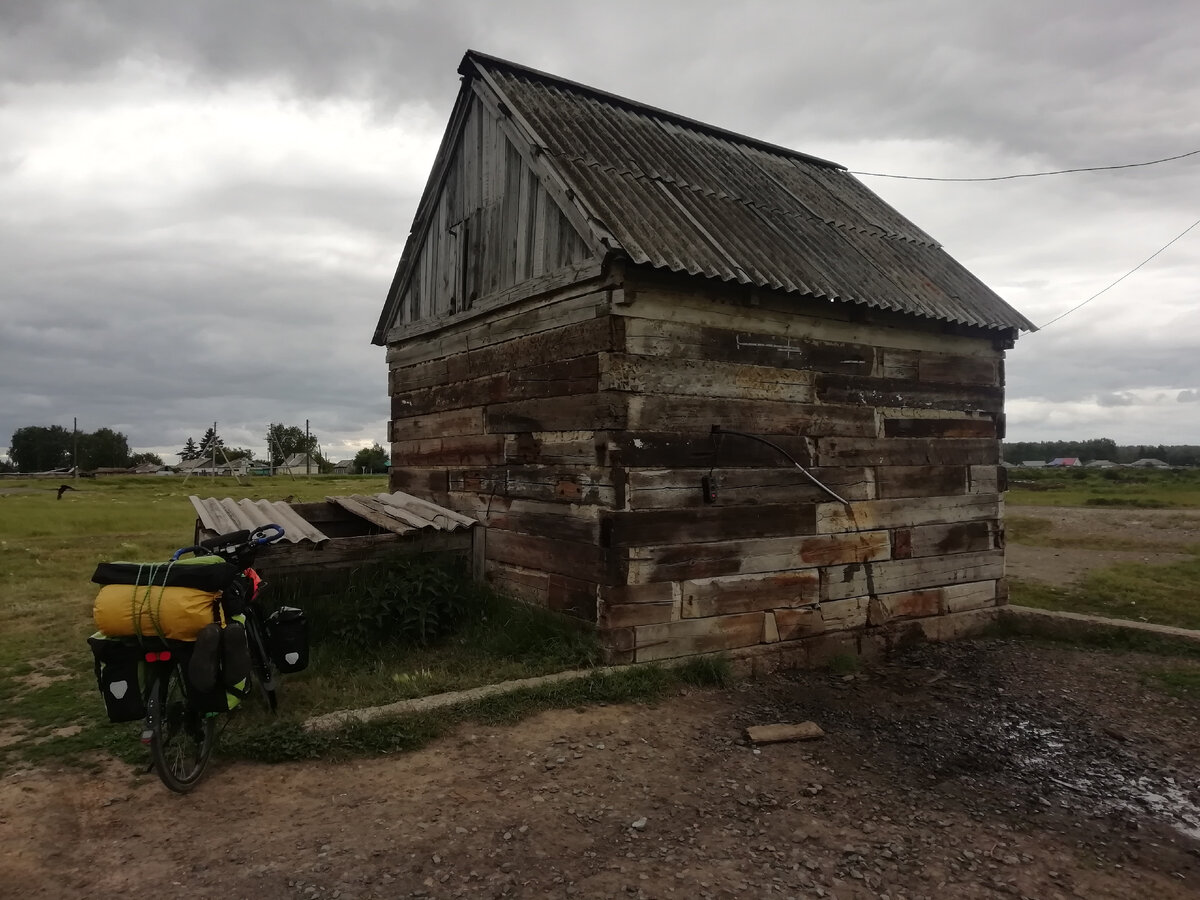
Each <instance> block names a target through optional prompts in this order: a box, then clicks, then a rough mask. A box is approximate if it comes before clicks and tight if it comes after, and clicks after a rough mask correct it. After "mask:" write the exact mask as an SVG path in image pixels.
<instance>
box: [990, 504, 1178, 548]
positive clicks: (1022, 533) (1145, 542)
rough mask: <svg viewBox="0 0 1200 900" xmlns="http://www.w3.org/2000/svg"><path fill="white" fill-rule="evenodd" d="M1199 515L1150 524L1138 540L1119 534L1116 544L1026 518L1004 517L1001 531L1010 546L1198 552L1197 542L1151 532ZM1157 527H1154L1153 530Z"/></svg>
mask: <svg viewBox="0 0 1200 900" xmlns="http://www.w3.org/2000/svg"><path fill="white" fill-rule="evenodd" d="M1198 524H1200V516H1193V515H1187V514H1184V513H1181V514H1179V515H1178V516H1177V517H1172V520H1171V522H1169V523H1155V525H1151V527H1150V528H1148V529H1147V530H1146V531H1145V532H1144V533H1143V534H1144V536H1142V537H1132V536H1128V535H1124V534H1123V535H1122V536H1121V537H1120V539H1119V541H1117V540H1115V539H1114V538H1113V536H1112V535H1109V534H1103V533H1100V534H1095V533H1086V532H1085V533H1075V532H1061V531H1057V530H1055V528H1054V523H1053V522H1052V521H1051V520H1050V519H1045V518H1042V517H1041V516H1030V515H1011V514H1009V515H1005V517H1004V528H1005V531H1006V533H1007V535H1008V542H1009V543H1010V544H1023V545H1025V546H1026V547H1057V548H1071V549H1080V550H1141V551H1149V552H1166V553H1200V543H1182V542H1180V541H1178V540H1164V539H1161V538H1158V537H1155V534H1154V533H1155V531H1156V530H1161V529H1162V528H1163V527H1169V526H1171V525H1174V526H1176V527H1188V526H1192V527H1194V526H1196V525H1198ZM1156 526H1157V527H1156Z"/></svg>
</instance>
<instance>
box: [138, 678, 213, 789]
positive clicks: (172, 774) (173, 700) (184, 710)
mask: <svg viewBox="0 0 1200 900" xmlns="http://www.w3.org/2000/svg"><path fill="white" fill-rule="evenodd" d="M148 706H149V708H148V711H147V713H148V714H147V718H148V719H149V721H150V756H151V758H152V759H153V760H154V769H155V771H156V772H158V777H159V778H160V779H162V783H163V784H165V785H166V786H167V787H168V788H170V789H171V790H173V791H175V792H176V793H179V794H185V793H187V792H188V791H190V790H191V789H192V788H193V787H195V786H196V782H198V781H199V780H200V777H201V776H202V775H203V774H204V769H205V767H206V766H207V765H208V758H209V756H210V755H211V754H212V750H213V744H215V743H216V719H215V717H213V716H209V715H206V714H205V713H202V712H197V711H196V710H195V709H193V708H192V705H191V704H190V703H189V702H188V699H187V687H186V685H185V684H184V681H183V672H182V670H181V669H180V668H179V666H174V665H173V666H171V667H170V669H169V670H168V671H167V672H160V673H159V674H158V675H157V676H156V677H155V680H154V682H153V683H152V684H151V685H150V698H149V705H148Z"/></svg>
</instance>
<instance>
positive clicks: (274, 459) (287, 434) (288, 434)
mask: <svg viewBox="0 0 1200 900" xmlns="http://www.w3.org/2000/svg"><path fill="white" fill-rule="evenodd" d="M267 452H268V453H270V454H271V465H272V466H278V465H281V464H282V463H283V461H284V460H285V459H287V458H288V457H289V456H291V455H292V454H293V453H309V454H311V455H312V459H313V469H314V471H315V470H316V468H317V460H318V459H320V453H319V452H318V450H317V436H316V435H315V434H309V435H308V436H307V437H306V436H305V434H304V429H303V428H301V427H299V426H298V425H284V424H283V423H278V424H277V423H274V422H272V423H271V427H270V428H268V429H267Z"/></svg>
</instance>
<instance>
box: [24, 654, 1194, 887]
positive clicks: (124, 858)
mask: <svg viewBox="0 0 1200 900" xmlns="http://www.w3.org/2000/svg"><path fill="white" fill-rule="evenodd" d="M1161 665H1162V661H1161V660H1154V659H1152V658H1140V657H1133V656H1109V655H1105V654H1096V653H1083V652H1075V651H1065V650H1061V649H1042V648H1037V647H1033V646H1030V645H1026V644H1021V643H1010V642H988V643H963V644H958V645H951V646H933V647H928V648H921V649H919V650H918V651H916V652H915V653H914V654H912V655H910V656H908V657H906V658H905V659H903V660H901V661H895V662H893V663H891V664H888V665H884V666H880V667H875V668H872V669H870V670H868V671H865V672H864V673H862V674H860V675H858V676H855V677H851V678H849V680H846V679H843V678H841V677H837V676H831V675H828V674H817V673H798V674H794V675H788V676H780V677H778V678H774V679H770V680H767V681H765V682H762V683H755V684H745V685H741V686H739V687H738V688H736V689H733V690H730V691H723V692H722V691H697V692H691V693H688V694H686V695H682V696H677V697H672V698H670V699H669V700H667V701H665V702H663V703H661V704H657V705H655V706H653V707H641V706H629V707H627V706H622V707H599V708H589V709H586V710H570V711H559V712H553V713H547V714H544V715H541V716H538V717H536V718H534V719H531V720H529V721H527V722H524V723H522V724H520V725H517V726H512V727H482V726H480V727H478V728H474V729H471V728H468V729H465V730H463V731H461V732H460V733H458V734H457V735H456V736H455V737H453V738H451V739H448V740H445V741H442V742H440V743H439V744H437V745H435V746H433V747H430V748H428V749H427V750H425V751H422V752H419V753H413V754H409V755H404V756H398V757H395V758H379V759H368V760H359V761H353V762H348V763H344V764H327V763H311V764H289V765H279V766H256V765H250V764H246V763H225V764H223V765H220V766H219V767H218V768H217V770H216V771H214V772H212V773H210V776H209V777H208V779H207V780H206V781H205V782H204V783H202V784H201V786H200V787H199V788H198V789H197V790H196V792H195V793H193V794H191V795H189V796H187V797H179V796H175V795H172V794H169V793H168V792H167V791H166V790H165V789H163V788H162V787H161V785H159V784H158V782H157V780H156V779H154V778H153V776H145V775H138V774H134V773H131V772H130V771H129V770H127V769H125V768H123V767H120V766H117V765H111V766H109V767H108V768H107V769H106V770H105V771H104V773H103V774H102V775H99V776H84V775H81V774H79V773H77V772H64V773H55V772H45V771H30V772H26V773H21V774H18V775H14V776H10V777H7V778H5V779H4V780H3V781H0V848H3V849H0V884H2V885H3V890H2V891H0V893H4V894H5V895H6V896H13V897H40V898H51V897H52V898H78V897H93V896H133V895H141V896H153V897H156V898H176V897H178V898H184V897H186V898H198V897H202V898H208V897H212V898H234V897H247V898H250V897H254V898H264V900H272V898H338V900H349V898H367V897H380V898H383V897H387V898H392V897H450V898H453V897H505V896H508V897H539V898H540V897H554V898H560V897H581V898H592V897H643V898H647V897H657V898H668V897H678V898H734V897H737V898H749V897H768V896H772V897H773V896H778V897H800V896H803V897H813V896H816V897H838V898H858V897H871V898H878V897H880V896H888V897H909V898H915V897H937V898H942V897H968V898H969V897H998V896H1013V897H1018V896H1029V897H1039V898H1042V897H1045V898H1054V897H1089V898H1102V897H1111V898H1128V897H1156V898H1182V897H1189V896H1195V895H1196V892H1197V891H1200V856H1198V854H1200V809H1198V808H1197V803H1198V802H1200V794H1198V793H1197V790H1198V789H1200V703H1198V702H1196V701H1194V700H1192V701H1184V700H1179V699H1173V698H1171V697H1169V696H1166V695H1164V694H1161V693H1158V692H1156V691H1152V690H1151V689H1150V688H1149V687H1147V683H1148V682H1147V678H1148V676H1147V674H1146V672H1147V671H1148V670H1149V669H1152V668H1153V667H1155V666H1161ZM805 719H814V720H816V721H817V722H819V723H820V724H821V725H822V726H824V727H825V729H826V730H827V732H828V737H827V738H826V739H825V740H823V741H821V742H817V743H812V744H781V745H773V746H768V747H764V748H762V749H761V751H756V750H754V749H753V748H751V747H748V746H746V745H745V744H744V743H743V742H742V741H741V738H740V735H741V732H742V730H743V729H744V727H745V726H747V725H750V724H764V723H770V722H777V721H799V720H805Z"/></svg>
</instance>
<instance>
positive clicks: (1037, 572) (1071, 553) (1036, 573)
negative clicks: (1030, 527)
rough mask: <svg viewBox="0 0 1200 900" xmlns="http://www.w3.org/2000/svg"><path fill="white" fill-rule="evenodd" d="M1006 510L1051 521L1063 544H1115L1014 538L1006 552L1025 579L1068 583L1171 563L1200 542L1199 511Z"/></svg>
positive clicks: (1011, 569)
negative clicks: (1123, 565)
mask: <svg viewBox="0 0 1200 900" xmlns="http://www.w3.org/2000/svg"><path fill="white" fill-rule="evenodd" d="M1005 512H1006V515H1007V516H1009V517H1013V516H1022V517H1032V518H1037V519H1042V520H1045V521H1047V522H1049V523H1050V529H1051V530H1050V534H1052V535H1053V536H1054V538H1055V539H1056V540H1057V541H1059V542H1062V543H1065V544H1072V543H1075V544H1095V543H1100V544H1103V545H1110V546H1111V549H1108V548H1106V549H1086V548H1081V547H1070V546H1067V547H1042V546H1028V545H1025V544H1021V543H1019V542H1017V541H1013V540H1010V541H1009V542H1008V546H1007V548H1006V550H1005V565H1006V569H1007V572H1008V574H1009V575H1011V576H1013V577H1015V578H1019V579H1022V580H1025V581H1041V582H1045V583H1047V584H1055V585H1068V584H1073V583H1075V582H1077V581H1078V580H1079V579H1080V578H1082V577H1083V576H1084V575H1086V574H1087V573H1088V572H1090V571H1092V570H1093V569H1097V568H1103V567H1105V566H1111V565H1113V564H1114V563H1119V562H1139V563H1149V564H1150V565H1156V564H1158V565H1167V564H1170V563H1175V562H1182V561H1184V560H1188V559H1194V557H1193V556H1192V555H1191V554H1189V553H1187V552H1185V551H1186V550H1187V548H1188V547H1191V546H1195V545H1198V544H1200V513H1197V512H1195V511H1188V510H1185V511H1180V510H1170V509H1134V510H1130V509H1105V508H1092V507H1060V506H1009V507H1007V509H1006V511H1005ZM1123 547H1124V548H1128V547H1135V548H1141V549H1122V548H1123Z"/></svg>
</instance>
